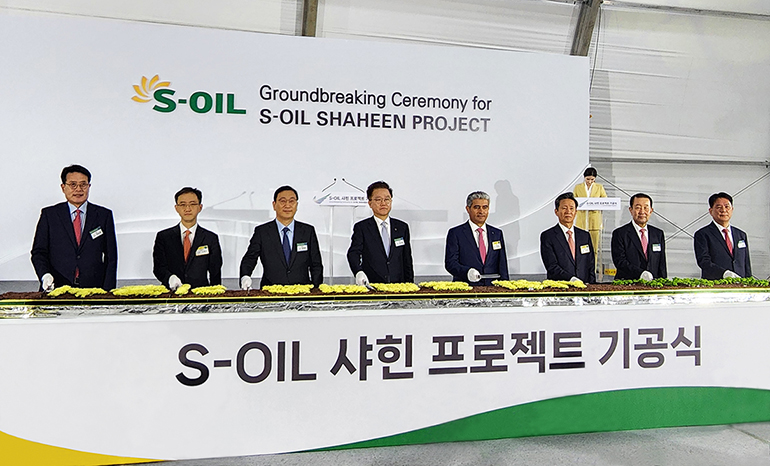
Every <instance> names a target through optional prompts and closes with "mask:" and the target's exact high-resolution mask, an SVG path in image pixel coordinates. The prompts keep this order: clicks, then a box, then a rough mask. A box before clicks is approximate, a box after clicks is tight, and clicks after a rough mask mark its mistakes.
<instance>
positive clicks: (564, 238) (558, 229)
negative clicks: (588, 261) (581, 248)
mask: <svg viewBox="0 0 770 466" xmlns="http://www.w3.org/2000/svg"><path fill="white" fill-rule="evenodd" d="M554 228H555V229H556V235H557V237H558V239H557V242H558V243H559V244H560V245H561V247H562V249H563V250H564V254H565V255H566V256H567V257H569V259H570V260H571V261H572V263H573V264H577V255H578V254H577V248H578V245H577V244H578V239H577V230H575V226H574V225H573V226H572V233H573V236H572V241H574V242H575V257H572V251H570V249H569V243H568V242H567V235H566V234H565V233H564V231H563V230H562V229H561V226H559V225H556V227H554Z"/></svg>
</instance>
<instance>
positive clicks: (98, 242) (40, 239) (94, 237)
mask: <svg viewBox="0 0 770 466" xmlns="http://www.w3.org/2000/svg"><path fill="white" fill-rule="evenodd" d="M61 183H62V184H61V190H62V192H63V193H64V197H65V198H66V199H67V202H62V203H60V204H56V205H53V206H50V207H46V208H44V209H43V210H42V211H41V212H40V220H38V222H37V228H36V229H35V239H34V240H33V242H32V265H33V266H34V267H35V273H36V274H37V277H38V279H39V280H40V289H41V290H42V291H51V290H53V289H54V287H57V286H64V285H70V286H75V287H82V288H102V289H104V290H111V289H113V288H115V284H116V279H117V273H118V243H117V239H116V237H115V221H114V220H113V217H112V211H111V210H109V209H105V208H104V207H101V206H98V205H96V204H92V203H90V202H88V194H89V191H90V189H91V172H89V171H88V169H86V168H85V167H83V166H80V165H70V166H69V167H65V168H64V170H62V172H61Z"/></svg>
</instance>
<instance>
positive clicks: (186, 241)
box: [182, 230, 192, 262]
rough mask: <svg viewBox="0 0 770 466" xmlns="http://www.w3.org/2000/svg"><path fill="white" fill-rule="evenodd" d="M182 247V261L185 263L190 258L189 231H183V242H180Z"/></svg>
mask: <svg viewBox="0 0 770 466" xmlns="http://www.w3.org/2000/svg"><path fill="white" fill-rule="evenodd" d="M182 245H184V261H185V262H187V258H188V257H190V248H191V247H192V245H191V244H190V230H185V231H184V241H182Z"/></svg>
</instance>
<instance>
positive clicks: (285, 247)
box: [283, 227, 291, 265]
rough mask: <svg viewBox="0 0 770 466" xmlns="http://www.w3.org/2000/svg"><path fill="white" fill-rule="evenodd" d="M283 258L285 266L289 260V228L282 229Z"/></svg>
mask: <svg viewBox="0 0 770 466" xmlns="http://www.w3.org/2000/svg"><path fill="white" fill-rule="evenodd" d="M283 257H285V258H286V265H289V258H291V245H290V244H289V227H283Z"/></svg>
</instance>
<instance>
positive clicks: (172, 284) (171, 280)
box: [168, 275, 182, 291]
mask: <svg viewBox="0 0 770 466" xmlns="http://www.w3.org/2000/svg"><path fill="white" fill-rule="evenodd" d="M180 286H182V280H180V279H179V277H177V276H176V275H172V276H170V277H168V287H169V288H171V291H176V289H177V288H179V287H180Z"/></svg>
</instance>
